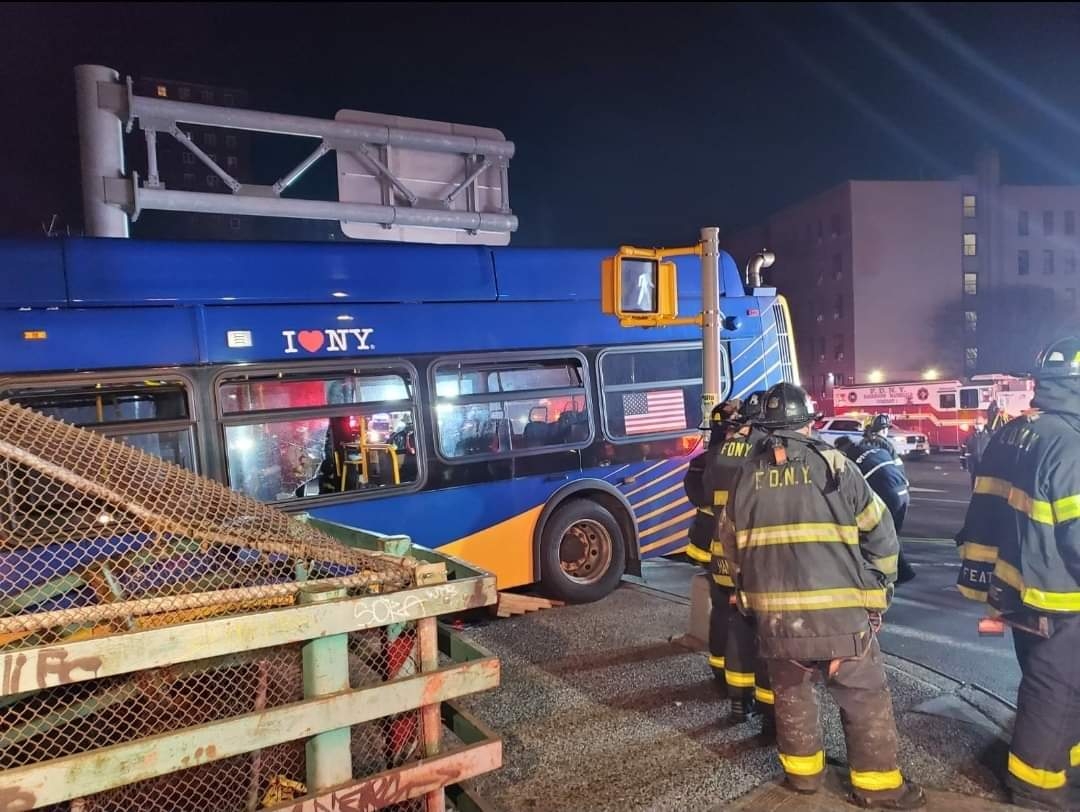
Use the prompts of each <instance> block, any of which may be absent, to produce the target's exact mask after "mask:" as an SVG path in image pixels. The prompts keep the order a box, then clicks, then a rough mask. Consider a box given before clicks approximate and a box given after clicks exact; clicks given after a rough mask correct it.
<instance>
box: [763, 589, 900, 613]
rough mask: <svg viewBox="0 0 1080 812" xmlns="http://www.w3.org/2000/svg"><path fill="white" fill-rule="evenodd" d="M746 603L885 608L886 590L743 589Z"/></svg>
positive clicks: (772, 608)
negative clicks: (761, 590)
mask: <svg viewBox="0 0 1080 812" xmlns="http://www.w3.org/2000/svg"><path fill="white" fill-rule="evenodd" d="M742 600H743V605H744V606H747V607H749V608H750V609H753V610H754V611H757V612H800V611H802V612H812V611H816V610H821V609H852V608H857V607H862V608H864V609H885V608H886V606H885V590H884V589H857V588H851V587H844V588H839V589H809V590H806V591H804V592H743V593H742Z"/></svg>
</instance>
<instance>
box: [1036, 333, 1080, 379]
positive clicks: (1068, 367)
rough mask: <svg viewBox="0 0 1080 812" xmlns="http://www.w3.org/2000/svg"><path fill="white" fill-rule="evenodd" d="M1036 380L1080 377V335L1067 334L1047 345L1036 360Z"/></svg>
mask: <svg viewBox="0 0 1080 812" xmlns="http://www.w3.org/2000/svg"><path fill="white" fill-rule="evenodd" d="M1034 377H1035V380H1036V381H1045V380H1053V379H1058V378H1077V377H1080V337H1077V336H1067V337H1065V338H1059V339H1058V340H1057V341H1055V342H1053V343H1051V344H1049V345H1047V346H1046V347H1045V348H1044V349H1043V351H1042V352H1040V353H1039V356H1038V358H1037V359H1036V360H1035V371H1034Z"/></svg>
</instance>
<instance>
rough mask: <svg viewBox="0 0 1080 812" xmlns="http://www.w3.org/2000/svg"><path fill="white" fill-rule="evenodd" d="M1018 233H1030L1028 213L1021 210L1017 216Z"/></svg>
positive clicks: (1024, 234) (1023, 235) (1022, 235)
mask: <svg viewBox="0 0 1080 812" xmlns="http://www.w3.org/2000/svg"><path fill="white" fill-rule="evenodd" d="M1016 233H1017V234H1019V235H1020V236H1021V237H1026V236H1027V235H1028V213H1027V212H1026V211H1021V212H1019V213H1018V215H1017V217H1016Z"/></svg>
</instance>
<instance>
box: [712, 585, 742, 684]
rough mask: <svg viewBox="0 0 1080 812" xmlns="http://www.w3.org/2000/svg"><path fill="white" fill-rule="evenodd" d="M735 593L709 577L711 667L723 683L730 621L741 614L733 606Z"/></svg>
mask: <svg viewBox="0 0 1080 812" xmlns="http://www.w3.org/2000/svg"><path fill="white" fill-rule="evenodd" d="M733 592H734V590H733V589H731V588H730V587H725V586H720V584H718V583H716V581H714V580H713V577H712V575H711V574H710V575H709V599H710V602H711V603H712V606H711V608H710V609H709V666H710V667H711V668H712V672H713V676H714V677H716V678H717V679H718V680H720V681H721V682H723V680H724V667H725V665H726V662H727V660H726V651H727V639H728V619H729V618H730V617H731V615H732V614H736V615H737V614H739V612H738V610H737V609H736V608H735V607H734V606H732V605H731V596H732V594H733Z"/></svg>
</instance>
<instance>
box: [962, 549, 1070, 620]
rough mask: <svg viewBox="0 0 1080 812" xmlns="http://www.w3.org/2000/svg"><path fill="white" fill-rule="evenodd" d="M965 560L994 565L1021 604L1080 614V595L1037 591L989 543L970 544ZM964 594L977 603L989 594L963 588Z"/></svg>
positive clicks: (1000, 578)
mask: <svg viewBox="0 0 1080 812" xmlns="http://www.w3.org/2000/svg"><path fill="white" fill-rule="evenodd" d="M962 549H963V553H964V558H965V559H967V560H971V561H982V562H984V563H991V562H993V564H994V577H995V578H996V579H997V580H999V581H1001V583H1003V584H1005V585H1006V586H1009V587H1011V588H1012V589H1015V590H1016V591H1017V592H1018V593H1019V595H1020V600H1021V602H1023V603H1025V604H1027V605H1028V606H1031V607H1033V608H1035V609H1042V610H1045V611H1047V612H1080V592H1048V591H1046V590H1044V589H1036V588H1035V587H1030V586H1027V585H1026V584H1025V583H1024V576H1023V575H1022V574H1021V573H1020V570H1018V569H1017V568H1016V567H1014V566H1013V565H1012V564H1010V563H1009V562H1008V561H1005V560H1003V559H999V558H998V557H997V554H998V551H997V548H995V547H988V546H986V545H985V544H975V543H974V542H970V541H969V542H966V543H965V544H964V545H963V547H962ZM957 588H958V589H959V590H960V592H961V593H962V594H963V595H964V596H965V597H968V598H971V599H972V600H976V601H985V600H986V594H985V593H983V592H980V591H979V590H975V589H971V588H970V587H965V586H964V585H962V584H961V585H959V586H958V587H957Z"/></svg>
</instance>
